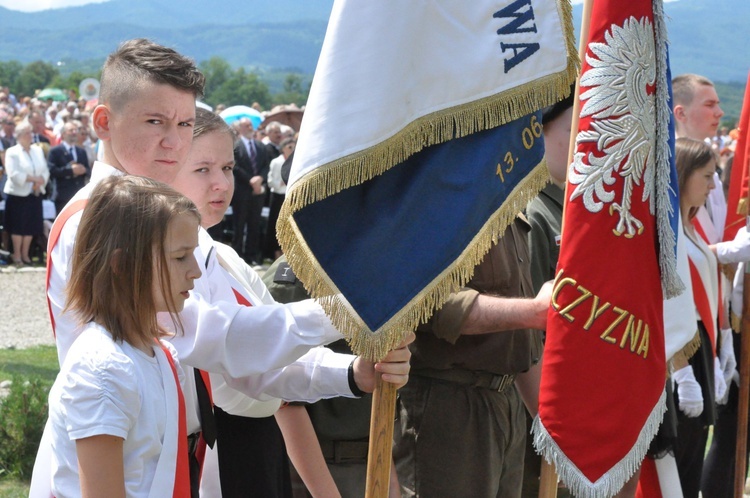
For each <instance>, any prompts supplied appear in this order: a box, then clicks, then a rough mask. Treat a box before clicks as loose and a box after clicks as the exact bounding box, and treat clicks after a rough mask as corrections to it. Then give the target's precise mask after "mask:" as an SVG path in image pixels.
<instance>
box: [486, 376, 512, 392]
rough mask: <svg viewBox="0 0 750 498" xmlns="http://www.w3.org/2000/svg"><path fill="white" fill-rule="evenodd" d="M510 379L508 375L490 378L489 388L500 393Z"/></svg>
mask: <svg viewBox="0 0 750 498" xmlns="http://www.w3.org/2000/svg"><path fill="white" fill-rule="evenodd" d="M510 379H511V376H510V375H498V376H496V377H494V378H493V379H492V383H490V389H492V390H493V391H497V392H499V393H501V392H503V391H505V389H506V388H507V387H508V385H510Z"/></svg>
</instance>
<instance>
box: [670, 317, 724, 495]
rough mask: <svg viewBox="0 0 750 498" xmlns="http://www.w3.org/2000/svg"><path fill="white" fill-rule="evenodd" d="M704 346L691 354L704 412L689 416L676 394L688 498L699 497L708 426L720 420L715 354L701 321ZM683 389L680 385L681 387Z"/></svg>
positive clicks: (678, 456) (679, 455)
mask: <svg viewBox="0 0 750 498" xmlns="http://www.w3.org/2000/svg"><path fill="white" fill-rule="evenodd" d="M698 329H699V331H700V337H701V346H700V348H699V349H698V352H696V353H695V355H693V357H692V358H690V365H691V366H692V367H693V373H694V374H695V380H696V381H698V384H699V385H700V386H701V393H702V394H703V413H701V414H700V415H699V416H698V417H693V418H691V417H686V416H685V414H684V413H682V411H680V410H679V398H677V397H675V404H676V405H677V406H678V410H677V440H676V441H675V447H674V457H675V460H676V461H677V471H678V473H679V475H680V484H681V486H682V495H683V496H684V497H685V498H698V492H699V491H700V487H701V473H702V472H703V456H704V454H705V452H706V442H707V440H708V427H709V426H710V425H713V424H715V423H716V404H715V398H714V376H713V372H714V370H713V357H712V353H711V346H710V344H711V343H710V339H709V338H708V334H707V332H706V328H705V327H704V326H703V323H701V322H698ZM677 392H679V388H678V389H677Z"/></svg>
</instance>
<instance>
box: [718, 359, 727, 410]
mask: <svg viewBox="0 0 750 498" xmlns="http://www.w3.org/2000/svg"><path fill="white" fill-rule="evenodd" d="M714 393H715V394H716V402H717V403H720V404H722V405H723V404H725V403H726V402H727V400H726V399H724V398H727V397H728V396H727V394H728V393H729V389H727V382H726V381H725V380H724V372H723V371H722V370H721V360H719V358H714Z"/></svg>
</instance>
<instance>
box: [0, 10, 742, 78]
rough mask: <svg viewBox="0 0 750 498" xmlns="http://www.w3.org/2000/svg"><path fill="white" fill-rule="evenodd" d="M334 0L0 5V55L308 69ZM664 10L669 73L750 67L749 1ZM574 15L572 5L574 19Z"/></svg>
mask: <svg viewBox="0 0 750 498" xmlns="http://www.w3.org/2000/svg"><path fill="white" fill-rule="evenodd" d="M332 5H333V0H282V1H278V0H222V1H213V2H207V1H205V0H110V1H108V2H104V3H98V4H89V5H85V6H82V7H68V8H65V9H56V10H47V11H41V12H34V13H24V12H17V11H11V10H8V9H4V8H0V60H10V59H17V60H19V61H21V62H31V61H33V60H39V59H41V60H46V61H53V62H54V61H58V60H66V59H67V60H79V59H80V60H89V59H103V58H104V57H105V56H106V54H107V53H109V52H111V51H112V49H114V48H115V47H116V46H117V44H118V43H119V42H120V41H122V40H125V39H128V38H132V37H137V36H145V37H149V38H153V39H155V40H157V41H159V42H161V43H164V44H166V45H169V46H173V47H175V48H177V49H178V50H180V51H181V52H183V53H185V54H187V55H190V56H191V57H193V58H194V59H196V60H197V61H199V62H200V61H203V60H207V59H209V58H210V57H211V56H214V55H218V56H221V57H223V58H225V59H226V60H228V61H229V62H230V63H231V64H232V65H234V66H245V67H252V66H254V67H276V68H290V69H292V68H295V69H296V70H298V71H301V72H304V73H308V74H311V73H312V72H313V71H314V68H315V65H316V63H317V59H318V54H319V53H320V48H321V46H322V43H323V38H324V35H325V28H326V23H327V20H328V17H329V15H330V11H331V8H332ZM665 10H666V13H667V16H668V17H669V20H668V28H669V36H670V40H671V59H672V70H673V73H674V74H679V73H684V72H697V73H701V74H704V75H706V76H708V77H709V78H711V79H713V80H714V81H727V82H732V81H734V82H743V83H744V81H745V80H746V78H747V72H748V69H750V50H747V47H748V46H750V30H748V29H746V26H745V24H746V21H747V20H748V19H750V2H749V1H748V0H712V1H711V2H707V1H705V0H679V1H676V2H669V3H666V4H665ZM580 12H581V6H580V5H576V6H575V7H574V13H575V23H576V26H578V25H580ZM396 15H397V14H396ZM743 47H745V48H743Z"/></svg>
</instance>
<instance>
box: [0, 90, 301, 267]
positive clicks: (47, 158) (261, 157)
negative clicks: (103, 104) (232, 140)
mask: <svg viewBox="0 0 750 498" xmlns="http://www.w3.org/2000/svg"><path fill="white" fill-rule="evenodd" d="M37 93H38V92H37ZM69 98H70V100H67V101H57V100H52V99H40V98H37V97H20V98H19V97H17V96H16V95H15V94H14V93H13V92H12V91H11V90H10V88H8V87H7V86H6V87H0V125H2V129H0V172H1V173H2V174H1V175H0V192H1V193H0V195H1V196H2V200H3V201H4V204H3V206H5V208H4V209H3V210H0V211H4V213H3V216H2V217H0V226H1V227H2V230H1V232H2V238H1V239H0V251H2V252H0V264H14V265H15V266H16V267H19V268H20V267H23V266H29V265H44V263H45V252H46V238H47V236H48V234H49V228H50V226H51V224H52V222H53V221H54V219H55V217H56V215H57V213H59V212H60V211H61V210H62V208H63V207H64V206H65V205H66V204H67V203H68V201H69V200H70V199H71V198H72V197H73V195H74V194H75V193H76V192H77V191H78V190H80V189H81V188H82V187H83V186H84V185H85V184H86V183H87V182H88V181H89V178H90V176H91V167H92V166H93V164H94V161H96V160H97V159H99V158H100V145H99V141H98V137H97V135H96V131H95V127H94V126H93V123H92V122H91V109H92V108H93V107H94V106H92V103H95V101H94V102H87V101H86V100H85V99H83V98H81V99H78V98H76V95H75V91H73V90H71V91H70V94H69ZM253 106H254V108H256V109H260V106H259V105H258V104H257V103H254V104H253ZM224 108H225V106H223V105H219V106H217V108H216V109H215V112H216V113H217V114H218V113H219V112H220V111H221V110H222V109H224ZM266 114H268V113H266ZM232 126H233V128H234V130H235V131H236V133H238V134H239V136H241V137H243V141H244V145H245V148H244V149H242V148H240V147H239V145H240V143H239V141H238V147H237V149H236V151H235V154H236V161H237V165H238V167H237V168H236V169H235V173H234V174H235V175H236V180H237V189H236V192H235V195H234V196H233V202H232V208H233V209H232V210H230V211H229V212H228V213H227V217H226V218H227V220H226V221H224V220H222V223H220V224H219V225H217V226H216V227H214V229H213V230H212V232H211V233H212V234H213V235H214V236H216V237H217V240H220V241H222V242H224V241H229V242H231V243H232V245H233V247H235V249H236V250H237V251H238V252H239V253H240V254H241V255H242V256H243V258H244V259H245V260H246V261H247V262H248V263H250V264H251V265H252V266H254V267H257V266H259V265H261V264H262V263H263V262H265V263H266V266H267V265H268V264H270V262H271V261H273V260H274V259H276V258H277V257H278V256H279V255H280V253H281V252H280V248H279V244H278V241H277V240H276V219H277V218H278V213H279V210H280V208H281V204H282V203H283V200H284V190H285V188H286V185H284V184H283V183H282V182H281V179H280V177H279V174H278V171H279V167H277V168H276V173H274V176H273V177H272V178H273V180H272V183H271V184H269V183H268V180H269V166H270V163H271V161H273V160H275V159H276V158H277V157H279V156H281V157H284V158H286V157H288V156H289V155H290V154H291V152H292V151H294V144H295V143H296V135H297V130H295V129H294V128H292V127H291V126H289V125H286V124H282V123H279V122H277V121H270V122H266V123H263V126H262V128H261V129H255V127H254V126H253V123H252V121H250V119H249V118H247V117H244V118H241V119H239V120H237V121H234V122H233V123H232ZM27 137H28V138H29V140H27ZM248 140H250V141H252V144H254V145H252V147H251V148H250V149H249V148H248V147H250V145H249V144H250V142H248ZM32 145H33V147H32ZM251 154H252V155H251ZM281 162H282V163H283V161H281ZM251 178H253V182H252V183H250V179H251Z"/></svg>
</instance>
